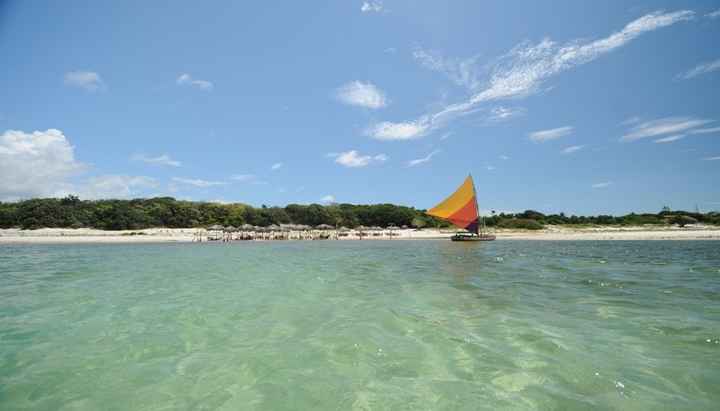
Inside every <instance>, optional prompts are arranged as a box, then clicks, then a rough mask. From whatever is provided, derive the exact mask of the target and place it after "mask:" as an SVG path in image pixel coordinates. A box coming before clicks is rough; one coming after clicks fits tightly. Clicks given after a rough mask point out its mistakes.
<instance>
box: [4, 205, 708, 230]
mask: <svg viewBox="0 0 720 411" xmlns="http://www.w3.org/2000/svg"><path fill="white" fill-rule="evenodd" d="M288 223H293V224H305V225H310V226H317V225H320V224H329V225H332V226H336V227H341V226H345V227H349V228H354V227H358V226H367V227H371V226H380V227H388V226H397V227H402V226H408V227H415V228H425V227H428V228H437V227H448V223H447V222H445V221H442V220H439V219H436V218H434V217H430V216H428V215H427V214H425V212H424V210H418V209H415V208H413V207H405V206H398V205H393V204H374V205H355V204H330V205H320V204H309V205H300V204H290V205H288V206H286V207H266V206H262V207H252V206H249V205H246V204H240V203H236V204H218V203H206V202H193V201H180V200H175V199H174V198H171V197H158V198H150V199H134V200H80V199H79V198H78V197H75V196H68V197H65V198H61V199H58V198H42V199H39V198H38V199H30V200H25V201H19V202H10V203H3V202H0V228H14V227H19V228H23V229H35V228H43V227H49V228H84V227H87V228H98V229H103V230H140V229H143V228H151V227H168V228H187V227H207V226H210V225H214V224H221V225H226V226H227V225H232V226H236V227H239V226H241V225H243V224H251V225H255V226H268V225H271V224H288ZM485 223H486V224H487V225H488V226H490V227H498V228H520V229H529V230H537V229H541V228H543V227H544V226H545V225H547V224H556V225H577V226H587V225H644V224H657V225H667V224H677V225H679V226H685V225H688V224H695V223H704V224H719V225H720V213H716V212H712V213H705V214H703V213H690V212H685V211H669V210H663V211H662V212H660V213H658V214H634V213H632V214H628V215H625V216H619V217H616V216H609V215H600V216H574V215H573V216H566V215H565V214H563V213H560V214H552V215H545V214H542V213H540V212H537V211H533V210H527V211H525V212H522V213H517V214H505V213H501V214H493V215H492V216H490V217H486V218H485ZM139 234H140V233H138V235H139Z"/></svg>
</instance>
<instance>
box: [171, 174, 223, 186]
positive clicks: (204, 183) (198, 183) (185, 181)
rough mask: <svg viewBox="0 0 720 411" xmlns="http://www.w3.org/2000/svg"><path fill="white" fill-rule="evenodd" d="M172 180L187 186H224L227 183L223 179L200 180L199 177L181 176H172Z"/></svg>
mask: <svg viewBox="0 0 720 411" xmlns="http://www.w3.org/2000/svg"><path fill="white" fill-rule="evenodd" d="M172 181H174V182H176V183H180V184H185V185H189V186H194V187H200V188H206V187H213V186H224V185H227V184H228V183H227V182H225V181H208V180H201V179H199V178H181V177H173V178H172Z"/></svg>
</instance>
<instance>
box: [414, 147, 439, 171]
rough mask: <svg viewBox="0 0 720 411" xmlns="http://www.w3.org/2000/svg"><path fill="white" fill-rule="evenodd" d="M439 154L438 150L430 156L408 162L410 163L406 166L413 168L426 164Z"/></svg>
mask: <svg viewBox="0 0 720 411" xmlns="http://www.w3.org/2000/svg"><path fill="white" fill-rule="evenodd" d="M439 152H440V150H434V151H432V152H431V153H430V154H428V155H426V156H425V157H422V158H417V159H415V160H410V161H408V162H407V166H408V167H415V166H419V165H421V164H424V163H427V162H429V161H430V160H432V158H433V157H434V156H435V155H436V154H438V153H439Z"/></svg>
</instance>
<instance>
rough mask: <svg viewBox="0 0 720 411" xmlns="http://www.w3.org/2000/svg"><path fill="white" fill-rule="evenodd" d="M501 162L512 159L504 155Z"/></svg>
mask: <svg viewBox="0 0 720 411" xmlns="http://www.w3.org/2000/svg"><path fill="white" fill-rule="evenodd" d="M500 160H510V157H508V156H506V155H504V154H503V155H501V156H500Z"/></svg>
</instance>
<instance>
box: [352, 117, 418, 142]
mask: <svg viewBox="0 0 720 411" xmlns="http://www.w3.org/2000/svg"><path fill="white" fill-rule="evenodd" d="M429 131H430V125H429V124H428V122H427V119H424V118H421V119H419V120H417V121H410V122H407V123H391V122H389V121H383V122H381V123H378V124H375V125H374V126H371V127H369V128H368V129H367V130H365V134H366V135H368V136H370V137H373V138H375V139H377V140H386V141H392V140H414V139H416V138H420V137H422V136H424V135H426V134H427V133H428V132H429Z"/></svg>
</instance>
